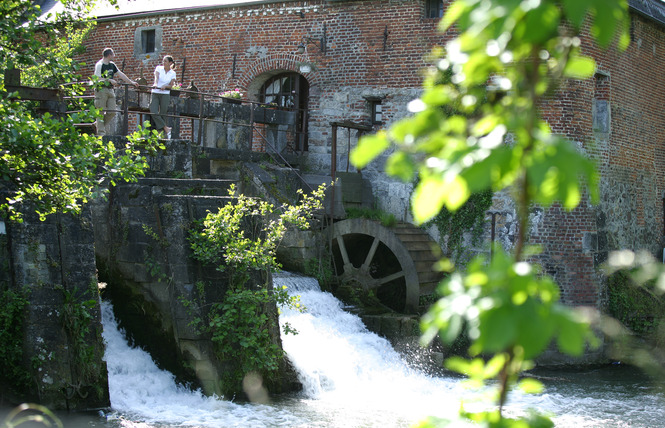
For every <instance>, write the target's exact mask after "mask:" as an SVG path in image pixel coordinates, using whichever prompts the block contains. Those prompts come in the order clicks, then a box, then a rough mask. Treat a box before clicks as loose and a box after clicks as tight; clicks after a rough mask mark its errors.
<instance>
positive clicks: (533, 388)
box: [517, 377, 545, 394]
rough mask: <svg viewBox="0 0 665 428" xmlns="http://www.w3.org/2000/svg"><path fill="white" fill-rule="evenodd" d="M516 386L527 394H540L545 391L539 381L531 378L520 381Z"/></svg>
mask: <svg viewBox="0 0 665 428" xmlns="http://www.w3.org/2000/svg"><path fill="white" fill-rule="evenodd" d="M517 386H518V387H519V389H521V390H522V391H524V392H525V393H527V394H540V393H541V392H543V390H544V389H545V387H544V386H543V384H542V383H541V382H540V381H538V380H536V379H534V378H531V377H526V378H523V379H521V380H520V381H519V383H518V384H517Z"/></svg>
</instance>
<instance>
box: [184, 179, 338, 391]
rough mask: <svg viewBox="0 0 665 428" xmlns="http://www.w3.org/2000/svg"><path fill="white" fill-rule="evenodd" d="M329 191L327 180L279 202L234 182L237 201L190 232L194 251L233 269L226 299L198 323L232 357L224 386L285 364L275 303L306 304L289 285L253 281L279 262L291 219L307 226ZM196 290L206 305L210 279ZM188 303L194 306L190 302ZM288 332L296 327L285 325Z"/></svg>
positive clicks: (227, 357) (235, 386)
mask: <svg viewBox="0 0 665 428" xmlns="http://www.w3.org/2000/svg"><path fill="white" fill-rule="evenodd" d="M324 191H325V186H321V187H319V188H318V189H317V190H316V191H314V192H313V193H312V194H311V195H303V194H302V191H299V194H300V195H301V196H302V198H301V201H300V202H299V203H298V204H297V205H282V206H281V207H279V208H275V207H274V206H273V205H272V204H269V203H267V202H265V201H262V200H258V199H253V198H249V197H246V196H244V195H242V194H240V195H239V194H237V193H236V189H235V186H231V188H230V189H229V195H230V196H232V197H234V198H235V200H234V203H228V204H226V205H224V206H223V207H221V208H220V209H219V210H218V212H217V213H208V215H207V216H206V218H205V219H204V220H203V222H202V224H201V226H202V228H200V229H197V230H194V231H192V232H191V234H190V244H191V248H192V250H193V253H194V257H195V258H196V259H197V260H200V261H202V262H204V263H209V264H212V265H214V266H215V267H216V268H217V270H219V271H223V272H227V273H228V274H229V279H230V284H229V287H228V288H227V291H226V294H225V296H224V300H223V301H222V302H215V303H212V305H211V307H210V310H209V311H208V313H207V316H205V318H204V319H202V318H200V317H199V318H197V319H196V320H195V321H194V325H195V326H196V327H197V328H198V329H199V330H201V331H203V332H206V333H209V334H210V335H211V340H212V341H213V343H214V344H215V350H216V353H217V355H218V357H219V358H220V359H221V360H223V361H229V362H232V366H233V367H234V368H233V369H232V370H230V371H229V372H228V373H225V374H224V376H225V379H224V380H225V387H226V388H230V390H231V391H238V390H240V386H241V385H242V379H243V377H244V376H245V375H247V374H248V373H250V372H258V373H260V374H262V375H263V376H264V377H266V378H268V379H270V378H271V377H272V376H273V375H274V374H275V373H276V372H277V370H278V368H279V367H280V363H281V361H282V359H283V356H284V355H283V351H282V349H281V347H280V346H279V344H278V342H275V341H274V339H273V337H272V334H271V332H274V331H279V330H278V327H277V319H276V317H274V316H271V308H274V307H275V305H277V306H279V307H290V308H296V309H300V310H304V307H302V306H301V305H300V296H289V295H288V293H287V290H286V286H283V287H282V288H281V289H273V288H272V286H271V285H270V283H267V284H254V283H252V282H251V281H252V275H251V273H252V272H260V271H263V272H265V273H266V274H269V273H270V272H274V271H276V270H278V269H279V268H280V265H279V263H278V262H277V259H276V255H275V253H276V250H277V246H278V245H279V243H280V242H281V240H282V238H283V236H284V233H286V230H287V225H288V224H292V225H295V226H296V227H299V228H301V229H306V228H308V227H309V221H308V218H309V217H311V216H312V214H313V212H314V211H315V210H318V209H321V207H322V205H321V200H322V199H323V193H324ZM267 276H268V275H266V277H267ZM197 291H198V294H199V298H200V306H201V308H203V307H204V306H205V305H206V303H205V295H206V291H205V285H204V284H202V283H199V284H197ZM183 303H184V304H185V306H187V307H190V308H191V306H192V304H191V302H183ZM284 333H285V334H287V333H296V331H295V330H294V329H293V328H291V327H290V326H288V325H286V326H284Z"/></svg>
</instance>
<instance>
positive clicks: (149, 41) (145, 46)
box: [141, 29, 155, 53]
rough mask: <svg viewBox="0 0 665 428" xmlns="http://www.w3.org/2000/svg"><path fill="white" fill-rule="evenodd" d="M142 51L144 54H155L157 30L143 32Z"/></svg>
mask: <svg viewBox="0 0 665 428" xmlns="http://www.w3.org/2000/svg"><path fill="white" fill-rule="evenodd" d="M141 50H142V51H143V53H153V52H155V30H154V29H152V30H143V31H142V32H141Z"/></svg>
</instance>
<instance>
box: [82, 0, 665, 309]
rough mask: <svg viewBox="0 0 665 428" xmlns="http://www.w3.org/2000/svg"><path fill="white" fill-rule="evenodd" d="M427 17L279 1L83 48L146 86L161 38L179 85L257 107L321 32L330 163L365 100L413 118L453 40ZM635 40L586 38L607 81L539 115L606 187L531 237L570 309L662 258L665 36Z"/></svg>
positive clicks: (569, 94)
mask: <svg viewBox="0 0 665 428" xmlns="http://www.w3.org/2000/svg"><path fill="white" fill-rule="evenodd" d="M423 8H424V2H422V1H414V0H389V1H386V0H382V1H371V0H366V1H343V2H330V1H324V0H318V1H302V2H298V1H282V2H276V3H274V4H261V5H254V6H243V7H222V8H219V9H208V10H205V11H201V12H200V13H197V12H192V11H190V12H183V13H169V14H163V15H152V16H149V17H146V18H140V17H136V18H131V19H127V20H116V21H102V22H100V24H99V26H98V27H97V29H96V30H95V31H94V32H93V34H92V35H91V36H90V38H89V39H88V41H87V42H86V45H87V47H88V51H87V52H88V53H87V54H86V55H84V57H83V58H84V59H85V60H86V62H87V63H88V65H89V67H88V69H89V70H88V71H89V72H90V73H92V67H93V65H94V63H95V62H96V61H97V60H98V59H99V58H100V57H101V51H102V49H103V48H104V47H107V46H110V47H113V48H114V49H115V51H116V62H117V63H118V64H119V65H121V64H122V62H123V60H124V61H125V67H124V71H125V73H126V74H128V75H129V76H130V77H132V78H137V77H138V75H139V66H140V61H139V60H138V59H135V58H133V44H134V32H135V29H136V28H137V27H143V26H150V25H161V27H162V29H163V54H170V55H173V56H174V58H175V60H176V61H177V63H178V65H179V68H178V70H177V72H178V76H179V80H182V73H183V60H186V63H185V70H184V73H185V79H184V86H187V85H188V84H189V81H190V80H192V79H194V80H195V83H196V85H197V86H198V87H199V89H200V90H202V91H205V92H219V91H221V90H222V89H225V88H227V89H228V88H234V87H239V88H241V89H242V90H243V92H244V93H245V94H248V97H249V98H250V99H256V94H257V93H258V90H259V88H260V85H261V83H262V82H263V81H265V79H266V78H267V76H268V75H269V74H270V73H276V72H279V71H284V70H289V71H298V62H302V61H306V60H307V58H306V57H305V56H304V55H298V54H296V53H295V51H296V48H297V46H298V44H300V42H301V41H302V40H303V38H305V37H310V38H312V39H314V40H316V42H317V43H318V42H319V39H320V38H321V37H322V35H323V28H324V23H325V31H326V37H327V45H326V47H327V50H326V52H325V54H324V53H322V52H321V51H320V49H319V47H317V46H315V45H314V44H309V45H308V54H309V60H310V61H312V62H314V63H315V65H316V68H317V69H316V70H315V71H312V72H311V73H307V74H305V77H306V78H307V80H308V81H309V84H310V98H309V109H310V117H311V119H310V126H309V131H310V143H309V146H310V161H311V162H315V160H314V159H316V157H315V156H319V157H320V159H323V160H321V162H324V161H325V157H326V156H329V152H330V146H331V144H332V142H331V139H330V138H331V136H330V126H329V123H330V122H331V121H339V120H354V121H358V122H363V123H367V121H368V118H369V117H368V116H369V111H368V109H367V102H366V101H365V99H364V98H363V94H366V93H372V94H376V93H379V94H383V96H384V101H383V107H384V123H385V124H389V123H391V122H393V121H395V120H397V119H399V118H400V117H402V116H404V115H405V114H407V113H406V102H407V101H409V100H410V99H412V98H414V97H415V96H417V94H418V91H419V90H420V87H421V82H422V77H421V73H420V72H421V70H422V68H423V67H424V66H425V65H426V62H425V60H424V59H423V58H424V57H425V55H426V54H427V53H428V52H429V51H430V49H431V47H432V46H434V45H435V44H442V43H443V42H444V41H445V37H444V36H443V35H441V34H439V33H438V32H437V30H436V25H437V23H438V20H431V19H424V18H423V15H424V11H423ZM300 12H302V14H301V13H300ZM385 34H387V37H385ZM632 34H633V42H632V43H631V45H630V47H629V49H628V51H627V52H625V53H621V54H618V53H616V52H614V51H607V52H606V51H603V50H600V49H599V48H598V47H596V46H594V45H593V44H592V43H591V42H590V40H589V38H588V37H587V38H584V39H583V44H582V45H583V49H584V51H585V52H587V53H588V54H590V55H593V56H594V57H595V58H596V59H597V62H598V71H599V74H598V75H597V76H596V77H595V78H593V79H589V80H586V81H582V82H567V83H566V84H565V85H564V87H563V89H562V91H561V93H560V94H559V95H558V96H557V97H556V98H555V99H552V100H551V101H550V102H549V103H547V105H545V106H544V107H543V113H544V115H545V117H546V118H547V119H548V121H549V122H550V124H551V126H552V128H553V130H554V131H555V132H557V133H561V134H563V135H565V136H566V137H568V138H570V139H571V140H573V141H575V142H577V143H578V144H579V145H580V149H581V150H584V151H585V152H586V153H588V154H589V155H590V156H592V157H593V158H594V159H596V160H597V161H598V165H599V169H600V172H601V174H602V176H601V177H602V178H601V202H600V204H599V205H598V206H590V205H589V204H586V203H583V204H582V205H581V206H580V207H579V208H577V209H576V210H574V211H573V212H571V213H569V212H566V211H565V210H562V209H561V208H560V207H554V208H552V209H549V210H546V211H541V214H542V216H540V217H539V220H538V223H537V224H535V225H534V227H533V230H532V233H531V239H532V242H533V243H537V244H540V245H542V246H543V250H544V251H543V254H542V255H541V256H540V261H541V262H542V264H543V266H544V270H545V271H546V272H547V273H550V274H551V275H553V276H554V277H555V278H556V280H557V281H558V283H559V284H560V285H561V288H562V294H563V297H564V301H566V302H568V303H570V304H585V305H586V304H588V305H595V306H598V305H602V299H603V279H602V276H601V275H600V274H599V271H598V266H599V265H600V263H602V262H603V261H604V260H605V259H606V257H607V252H608V251H610V250H613V249H618V248H634V249H638V248H648V249H649V250H650V251H651V252H652V253H658V251H659V250H660V248H662V246H663V244H664V242H663V212H662V211H663V208H662V206H663V204H662V197H663V193H664V192H665V185H664V176H663V175H664V174H665V148H664V145H665V115H664V114H663V106H664V105H665V99H664V97H665V95H664V91H663V90H662V89H661V87H662V86H663V84H662V80H663V79H662V77H661V76H662V73H663V70H665V43H664V39H665V32H664V31H663V27H662V26H660V25H658V24H655V23H653V22H651V21H649V20H647V19H645V18H643V17H638V16H634V17H633V29H632ZM234 58H235V71H234V70H233V64H234ZM159 60H160V58H154V59H151V60H150V62H149V65H148V68H147V70H146V71H145V73H144V74H145V75H146V78H147V79H148V81H149V82H151V80H152V71H153V69H154V67H155V65H157V62H158V61H159ZM234 73H235V74H234ZM601 102H607V103H609V111H610V114H609V116H608V119H609V122H608V123H610V127H609V129H607V130H598V129H596V130H594V111H597V110H599V109H600V107H601V104H602V103H601ZM319 169H320V170H326V169H325V167H321V168H319ZM502 221H503V220H502ZM511 233H513V232H511V231H509V230H507V231H506V232H505V234H507V235H510V234H511ZM508 238H509V237H508ZM508 241H509V239H508V240H507V242H508Z"/></svg>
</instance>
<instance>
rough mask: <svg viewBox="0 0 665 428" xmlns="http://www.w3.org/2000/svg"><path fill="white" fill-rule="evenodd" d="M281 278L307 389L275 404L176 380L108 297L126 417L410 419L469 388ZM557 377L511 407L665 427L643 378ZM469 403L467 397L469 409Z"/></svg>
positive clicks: (335, 303)
mask: <svg viewBox="0 0 665 428" xmlns="http://www.w3.org/2000/svg"><path fill="white" fill-rule="evenodd" d="M274 280H275V285H276V286H282V285H286V286H287V287H288V289H289V291H290V292H291V293H293V294H299V295H300V296H301V302H302V303H303V305H304V306H305V307H306V308H307V311H306V312H305V313H300V312H296V311H289V310H284V311H283V313H282V314H281V316H280V323H281V324H284V323H287V322H288V323H289V324H290V325H291V326H292V327H293V328H295V329H296V330H297V331H298V332H299V334H297V335H284V334H283V335H282V341H283V345H284V349H285V351H286V353H287V355H288V357H289V359H290V360H291V362H292V363H293V365H294V367H295V369H296V371H297V373H298V377H299V379H300V381H301V383H302V384H303V391H302V392H301V393H299V394H293V395H291V396H289V397H281V398H280V397H276V398H275V399H274V400H273V403H272V404H268V405H255V404H237V403H234V402H230V401H226V400H221V399H218V398H214V397H205V396H204V395H203V394H201V393H200V392H197V391H194V392H192V391H190V390H188V389H186V388H183V387H180V386H178V385H176V383H175V381H174V377H173V375H171V374H170V373H168V372H164V371H162V370H160V369H159V368H157V366H156V365H155V364H154V363H153V361H152V359H151V358H150V356H149V355H148V354H147V353H145V352H144V351H142V350H140V349H136V348H130V347H129V346H128V345H127V342H126V340H125V338H124V336H123V333H122V332H121V331H118V328H117V324H116V322H115V319H114V317H113V312H112V308H111V306H110V305H109V304H108V303H104V304H103V306H102V310H103V320H104V338H105V340H106V342H107V350H106V356H105V359H106V361H107V364H108V370H109V389H110V394H111V405H112V408H113V412H112V413H111V414H110V415H109V420H111V421H112V422H110V423H111V424H112V426H121V427H141V428H149V427H160V428H161V427H176V426H177V427H218V428H219V427H251V428H254V427H257V428H259V427H340V428H342V427H344V428H350V427H381V428H389V427H408V426H410V425H411V424H412V423H414V422H416V421H418V420H420V419H422V418H424V417H426V416H429V415H435V416H451V415H455V414H456V413H457V410H458V408H459V405H460V400H461V399H462V398H463V397H467V398H468V397H470V393H469V392H468V391H466V390H464V389H463V388H462V386H461V384H460V382H459V380H457V379H454V378H442V377H431V376H428V375H426V374H423V373H421V372H419V371H417V370H414V369H412V368H410V367H409V366H408V365H407V364H406V363H405V362H404V361H403V360H402V358H401V357H400V355H398V354H397V353H396V352H395V351H394V350H393V348H392V347H391V346H390V343H389V342H388V341H386V340H385V339H383V338H381V337H379V336H377V335H376V334H374V333H371V332H369V331H368V330H367V329H366V328H365V326H364V325H363V323H362V322H361V320H360V318H358V317H357V316H355V315H352V314H349V313H347V312H345V311H344V310H343V308H342V304H341V302H340V301H339V300H337V299H336V298H334V297H333V296H332V295H331V294H329V293H325V292H321V291H320V289H319V287H318V284H317V283H316V280H314V279H312V278H308V277H303V276H299V275H294V274H290V273H281V274H279V275H276V276H275V278H274ZM589 385H591V383H589V384H586V385H585V384H584V382H582V384H581V386H580V385H577V384H573V383H571V382H562V383H552V384H551V385H548V383H547V382H546V386H547V390H546V393H545V394H541V395H539V396H523V395H518V394H513V395H512V396H511V401H510V405H509V407H508V412H509V413H511V414H522V413H523V412H524V411H525V410H526V409H528V408H535V409H537V410H539V411H541V412H552V413H554V414H557V415H558V416H557V417H556V419H555V422H556V426H557V427H571V428H572V427H574V428H583V427H635V428H637V427H665V401H664V400H663V397H662V396H660V395H657V394H654V393H653V392H652V391H651V390H650V389H648V388H647V387H646V386H645V388H644V391H643V395H640V390H639V389H638V390H637V392H636V390H635V388H634V385H628V386H626V384H625V383H621V382H612V381H608V382H605V383H603V382H600V383H599V384H598V382H596V383H594V385H597V387H596V388H595V389H594V388H591V387H590V386H589ZM471 406H472V404H470V405H466V406H465V407H466V408H467V410H470V409H471V408H472V407H471Z"/></svg>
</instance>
